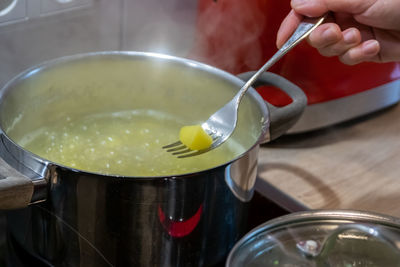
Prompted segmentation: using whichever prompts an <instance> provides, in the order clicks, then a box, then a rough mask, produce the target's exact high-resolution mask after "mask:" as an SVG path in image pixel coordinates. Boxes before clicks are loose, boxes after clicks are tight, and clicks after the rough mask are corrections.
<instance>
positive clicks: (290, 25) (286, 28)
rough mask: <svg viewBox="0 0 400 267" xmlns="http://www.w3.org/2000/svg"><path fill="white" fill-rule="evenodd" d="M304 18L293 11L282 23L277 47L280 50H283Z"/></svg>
mask: <svg viewBox="0 0 400 267" xmlns="http://www.w3.org/2000/svg"><path fill="white" fill-rule="evenodd" d="M302 18H303V17H302V16H301V15H299V14H297V13H296V12H294V11H293V10H292V11H290V12H289V14H288V15H287V16H286V18H285V19H284V20H283V21H282V23H281V26H280V27H279V30H278V33H277V37H276V46H277V47H278V48H281V47H282V45H283V44H284V43H285V42H286V41H287V39H289V36H290V35H291V34H292V33H293V32H294V31H295V30H296V28H297V26H298V25H299V24H300V21H301V19H302Z"/></svg>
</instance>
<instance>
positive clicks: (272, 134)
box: [238, 71, 307, 143]
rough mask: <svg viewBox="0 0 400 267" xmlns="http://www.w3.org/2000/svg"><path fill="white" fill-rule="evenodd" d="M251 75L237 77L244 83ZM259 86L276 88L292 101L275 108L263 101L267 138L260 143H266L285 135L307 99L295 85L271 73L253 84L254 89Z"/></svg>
mask: <svg viewBox="0 0 400 267" xmlns="http://www.w3.org/2000/svg"><path fill="white" fill-rule="evenodd" d="M253 75H254V71H250V72H245V73H242V74H239V75H238V77H239V78H240V79H242V80H245V81H246V80H248V79H249V77H252V76H253ZM260 86H274V87H278V88H279V89H281V90H282V91H284V92H285V93H286V94H288V95H289V96H290V98H291V99H292V103H290V104H288V105H286V106H284V107H276V106H274V105H272V104H270V103H268V102H267V101H265V103H266V104H267V106H268V110H269V119H270V126H269V136H267V137H266V138H265V140H264V141H263V142H262V143H266V142H268V141H271V140H274V139H276V138H278V137H279V136H281V135H283V134H284V133H286V131H287V130H289V129H290V128H291V127H292V126H293V125H294V124H295V123H296V122H297V120H298V119H299V118H300V116H301V114H302V112H303V111H304V108H305V107H306V105H307V97H306V95H305V94H304V93H303V91H302V90H301V89H300V88H299V87H298V86H297V85H295V84H293V83H292V82H290V81H289V80H287V79H285V78H283V77H282V76H279V75H277V74H274V73H271V72H264V73H262V74H261V75H260V76H259V78H258V79H257V81H256V82H255V83H254V84H253V87H254V88H257V87H260Z"/></svg>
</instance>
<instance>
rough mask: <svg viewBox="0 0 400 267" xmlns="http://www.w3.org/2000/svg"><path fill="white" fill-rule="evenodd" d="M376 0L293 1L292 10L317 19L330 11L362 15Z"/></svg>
mask: <svg viewBox="0 0 400 267" xmlns="http://www.w3.org/2000/svg"><path fill="white" fill-rule="evenodd" d="M375 2H376V0H352V1H349V0H292V1H291V6H292V8H293V9H294V10H295V11H296V12H297V13H299V14H302V15H304V16H308V17H317V16H321V15H322V14H325V13H326V12H328V11H334V12H346V13H351V14H360V13H362V12H364V11H366V10H367V9H368V8H369V7H371V6H372V5H373V4H374V3H375Z"/></svg>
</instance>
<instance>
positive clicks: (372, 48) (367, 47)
mask: <svg viewBox="0 0 400 267" xmlns="http://www.w3.org/2000/svg"><path fill="white" fill-rule="evenodd" d="M362 51H363V52H364V53H365V54H368V55H375V54H376V53H378V51H379V43H378V41H377V40H369V41H366V42H364V43H363V45H362Z"/></svg>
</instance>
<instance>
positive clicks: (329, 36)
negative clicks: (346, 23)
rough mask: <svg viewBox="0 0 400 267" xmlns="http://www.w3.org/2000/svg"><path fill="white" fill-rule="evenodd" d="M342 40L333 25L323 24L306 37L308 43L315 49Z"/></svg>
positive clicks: (335, 25) (340, 34)
mask: <svg viewBox="0 0 400 267" xmlns="http://www.w3.org/2000/svg"><path fill="white" fill-rule="evenodd" d="M341 39H342V31H341V30H340V27H339V26H338V25H337V24H335V23H325V24H322V25H321V26H319V27H317V28H316V29H315V30H314V31H313V32H312V33H311V34H310V35H309V37H308V39H307V40H308V43H309V44H310V45H311V46H312V47H315V48H317V49H320V48H323V47H326V46H329V45H332V44H335V43H337V42H339V41H340V40H341Z"/></svg>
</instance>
